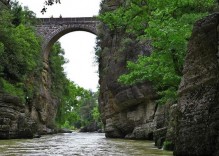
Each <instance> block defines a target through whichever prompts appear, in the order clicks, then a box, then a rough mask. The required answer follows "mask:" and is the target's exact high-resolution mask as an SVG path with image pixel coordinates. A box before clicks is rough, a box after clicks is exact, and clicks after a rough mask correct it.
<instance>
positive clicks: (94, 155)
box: [0, 133, 173, 156]
mask: <svg viewBox="0 0 219 156" xmlns="http://www.w3.org/2000/svg"><path fill="white" fill-rule="evenodd" d="M0 155H4V156H51V155H54V156H72V155H75V156H161V155H162V156H172V155H173V154H172V152H169V151H163V150H159V149H156V148H155V147H154V144H153V142H150V141H135V140H124V139H106V138H105V137H104V134H99V133H71V134H56V135H47V136H42V137H41V138H36V139H30V140H0Z"/></svg>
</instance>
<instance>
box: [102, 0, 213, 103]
mask: <svg viewBox="0 0 219 156" xmlns="http://www.w3.org/2000/svg"><path fill="white" fill-rule="evenodd" d="M215 3H216V1H215V0H201V1H196V0H175V1H173V0H162V1H160V0H128V1H126V2H125V3H124V4H123V5H122V6H120V7H119V8H118V9H116V10H113V11H109V12H105V13H103V14H102V15H100V17H99V18H100V19H101V20H102V21H103V22H104V23H105V24H106V25H107V26H108V27H109V28H110V29H111V30H112V31H118V30H120V29H124V30H125V32H126V33H127V34H130V35H132V36H136V38H137V40H139V41H145V40H150V41H151V46H152V47H153V52H152V54H151V55H150V56H139V58H138V60H137V61H136V62H128V65H127V67H128V70H129V72H128V73H127V74H124V75H122V76H121V77H120V78H119V82H121V83H123V84H127V85H130V84H134V83H138V82H143V81H145V80H149V81H151V82H152V83H153V84H154V86H155V89H156V90H157V93H158V95H160V98H159V100H158V102H159V103H162V104H163V103H166V102H168V101H169V102H175V101H176V99H177V93H176V91H177V88H178V85H179V82H180V79H181V76H182V69H183V62H184V57H185V53H186V50H187V42H188V39H189V37H190V35H191V31H192V26H193V24H194V22H195V21H196V20H198V19H200V18H201V17H203V16H205V15H207V13H208V12H209V11H212V10H213V7H214V4H215Z"/></svg>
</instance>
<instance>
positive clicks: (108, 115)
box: [99, 0, 157, 139]
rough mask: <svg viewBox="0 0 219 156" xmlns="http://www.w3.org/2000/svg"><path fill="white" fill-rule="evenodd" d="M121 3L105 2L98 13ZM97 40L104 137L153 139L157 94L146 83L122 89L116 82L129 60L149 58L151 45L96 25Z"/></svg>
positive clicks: (108, 0)
mask: <svg viewBox="0 0 219 156" xmlns="http://www.w3.org/2000/svg"><path fill="white" fill-rule="evenodd" d="M122 3H123V1H113V0H105V1H103V2H102V10H101V12H104V11H108V10H112V9H116V8H117V7H118V6H119V5H121V4H122ZM99 37H100V43H99V44H100V47H101V52H100V59H99V62H100V64H99V72H100V73H99V75H100V81H99V83H100V96H99V103H100V110H101V115H102V120H103V122H104V125H105V132H106V136H107V137H120V138H123V137H126V138H136V139H152V138H153V131H154V130H155V129H156V124H155V122H154V119H155V112H156V110H157V106H156V104H155V102H154V99H155V98H156V94H155V92H154V91H153V88H152V85H151V84H150V83H149V82H145V83H142V84H138V85H135V86H123V85H121V84H119V83H118V82H117V79H118V77H119V76H120V75H121V74H124V73H125V72H126V71H127V69H126V63H127V61H128V60H136V59H137V56H138V55H139V54H143V55H149V54H150V52H151V50H152V49H151V47H150V43H149V42H147V41H145V43H143V44H142V43H141V44H140V43H138V42H137V41H136V37H130V36H128V34H126V33H125V32H124V30H119V31H110V30H109V29H108V28H107V26H105V25H103V24H101V25H100V26H99Z"/></svg>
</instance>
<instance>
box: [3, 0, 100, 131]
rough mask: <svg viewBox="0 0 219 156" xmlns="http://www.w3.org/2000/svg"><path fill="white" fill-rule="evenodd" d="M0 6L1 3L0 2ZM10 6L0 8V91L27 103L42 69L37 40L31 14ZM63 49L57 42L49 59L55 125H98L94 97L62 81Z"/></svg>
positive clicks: (17, 4) (63, 75) (34, 92)
mask: <svg viewBox="0 0 219 156" xmlns="http://www.w3.org/2000/svg"><path fill="white" fill-rule="evenodd" d="M0 3H1V2H0ZM10 4H11V7H2V5H0V7H1V8H0V90H2V91H3V92H6V93H8V94H10V95H14V96H18V97H19V98H20V99H22V103H23V104H25V103H30V102H31V99H33V98H34V97H35V96H36V95H38V94H39V93H38V92H39V88H38V87H39V86H38V85H39V83H38V82H39V81H42V79H41V76H42V75H41V73H42V70H43V60H42V53H41V39H40V38H39V37H38V36H37V34H36V32H35V29H34V25H35V24H36V22H37V20H36V18H35V14H34V13H33V12H32V11H30V10H28V9H27V8H24V9H23V8H22V6H20V5H19V3H18V2H10ZM63 55H64V50H63V49H62V48H61V45H60V43H59V42H57V43H55V44H54V46H53V47H52V50H51V52H50V56H49V74H50V75H49V76H50V78H51V88H49V91H50V92H51V93H52V94H53V100H56V101H57V104H58V113H57V119H56V121H57V124H58V125H60V126H62V127H71V126H74V127H76V128H80V127H82V126H86V125H87V124H90V123H92V122H98V123H100V117H99V111H98V104H97V94H98V93H93V92H91V91H89V90H85V89H84V88H82V87H79V86H77V85H76V84H75V83H74V82H71V81H70V80H68V79H67V78H66V75H65V73H64V68H63V65H64V64H65V63H66V60H65V58H64V56H63Z"/></svg>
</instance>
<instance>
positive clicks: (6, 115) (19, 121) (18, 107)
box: [0, 91, 38, 139]
mask: <svg viewBox="0 0 219 156" xmlns="http://www.w3.org/2000/svg"><path fill="white" fill-rule="evenodd" d="M37 128H38V127H37V124H36V122H35V121H34V120H32V119H31V118H30V116H27V115H26V114H25V106H24V105H23V104H22V102H21V100H20V99H19V98H17V97H14V96H11V95H8V94H5V93H3V92H1V91H0V139H14V138H33V137H34V134H36V133H37Z"/></svg>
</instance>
